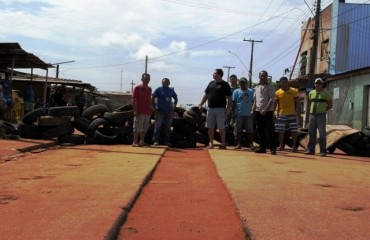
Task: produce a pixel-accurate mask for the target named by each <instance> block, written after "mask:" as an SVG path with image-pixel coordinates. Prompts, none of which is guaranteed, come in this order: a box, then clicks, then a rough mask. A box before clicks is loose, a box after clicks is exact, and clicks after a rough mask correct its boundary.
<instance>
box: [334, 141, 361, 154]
mask: <svg viewBox="0 0 370 240" xmlns="http://www.w3.org/2000/svg"><path fill="white" fill-rule="evenodd" d="M335 147H336V148H338V149H340V150H342V151H343V152H345V153H347V154H348V155H356V148H355V147H354V146H352V145H350V144H348V143H346V142H345V141H342V140H339V141H338V142H337V143H336V144H335Z"/></svg>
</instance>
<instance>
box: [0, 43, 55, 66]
mask: <svg viewBox="0 0 370 240" xmlns="http://www.w3.org/2000/svg"><path fill="white" fill-rule="evenodd" d="M53 67H54V66H53V65H51V64H50V63H45V62H44V61H42V60H41V59H40V58H38V57H37V56H35V55H33V54H32V53H28V52H26V51H24V50H23V49H22V48H21V46H20V45H19V43H0V69H1V68H41V69H44V70H46V69H48V68H53Z"/></svg>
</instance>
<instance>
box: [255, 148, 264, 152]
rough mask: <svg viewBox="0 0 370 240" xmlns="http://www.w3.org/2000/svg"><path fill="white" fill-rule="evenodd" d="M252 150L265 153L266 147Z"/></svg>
mask: <svg viewBox="0 0 370 240" xmlns="http://www.w3.org/2000/svg"><path fill="white" fill-rule="evenodd" d="M254 152H255V153H266V149H265V148H257V149H256V150H255V151H254Z"/></svg>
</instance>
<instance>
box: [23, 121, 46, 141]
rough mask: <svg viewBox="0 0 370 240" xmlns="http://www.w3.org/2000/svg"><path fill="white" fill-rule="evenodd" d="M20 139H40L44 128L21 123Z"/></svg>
mask: <svg viewBox="0 0 370 240" xmlns="http://www.w3.org/2000/svg"><path fill="white" fill-rule="evenodd" d="M18 129H19V137H21V138H27V139H40V138H41V134H42V132H43V128H42V127H40V126H38V125H35V124H24V123H19V125H18Z"/></svg>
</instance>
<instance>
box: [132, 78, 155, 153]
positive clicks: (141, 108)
mask: <svg viewBox="0 0 370 240" xmlns="http://www.w3.org/2000/svg"><path fill="white" fill-rule="evenodd" d="M149 81H150V74H148V73H143V74H142V76H141V82H142V83H141V84H140V85H138V86H136V87H135V88H134V90H133V92H132V105H133V108H134V127H133V135H134V141H133V143H132V146H133V147H143V146H146V144H145V142H144V139H145V134H146V132H147V131H148V127H149V121H150V116H151V114H152V111H153V109H152V102H151V97H152V88H151V87H149V86H148V84H149Z"/></svg>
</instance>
